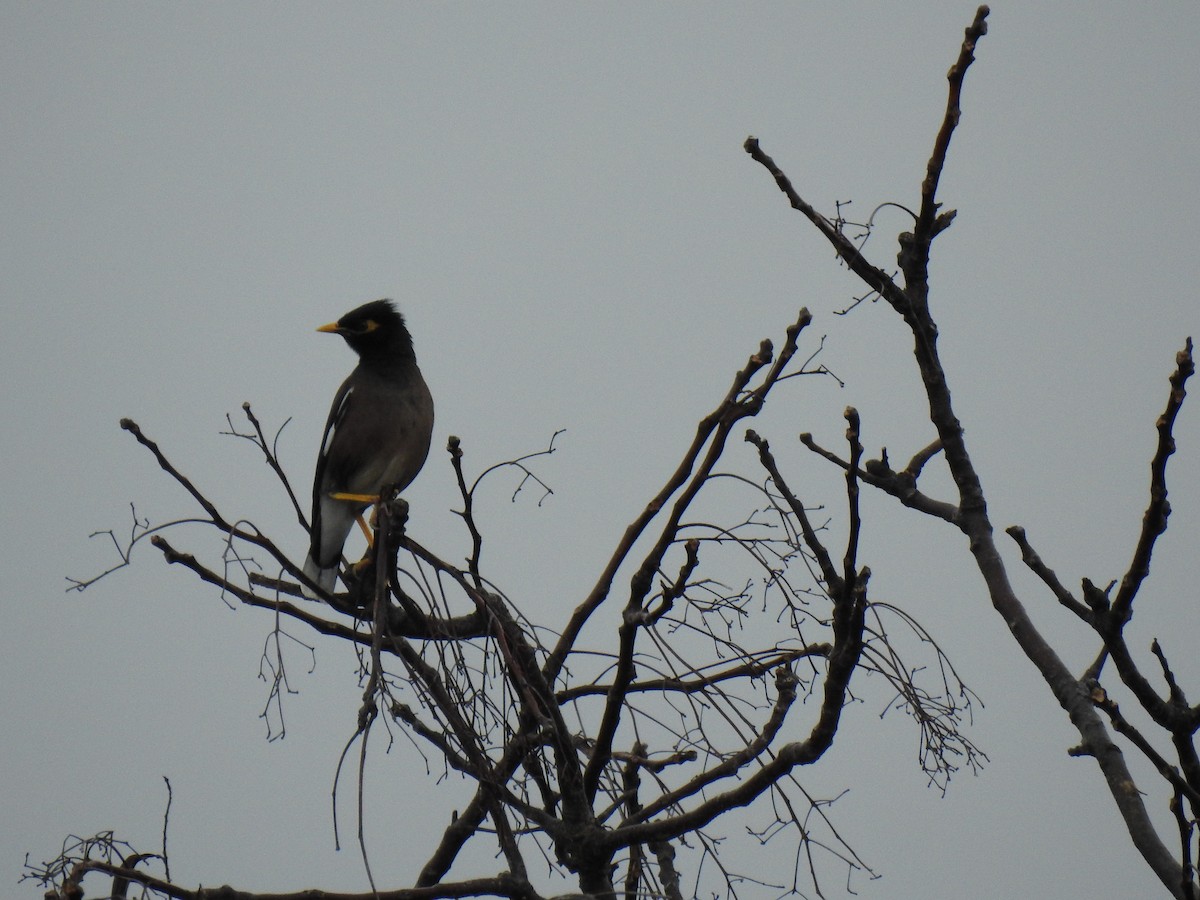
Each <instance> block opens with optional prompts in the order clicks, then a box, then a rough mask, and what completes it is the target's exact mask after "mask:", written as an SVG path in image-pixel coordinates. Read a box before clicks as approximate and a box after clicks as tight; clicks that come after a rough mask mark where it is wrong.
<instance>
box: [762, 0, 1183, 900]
mask: <svg viewBox="0 0 1200 900" xmlns="http://www.w3.org/2000/svg"><path fill="white" fill-rule="evenodd" d="M987 15H988V8H987V7H986V6H981V7H980V8H979V10H978V12H977V13H976V15H975V21H974V22H973V23H972V24H971V26H970V27H969V28H968V29H967V33H966V40H965V41H964V42H963V45H962V49H961V52H960V53H959V57H958V60H957V61H956V62H955V63H954V65H953V66H952V67H951V68H950V71H949V74H948V76H947V77H948V80H949V84H950V90H949V99H948V102H947V104H946V113H945V117H944V118H943V120H942V126H941V129H940V131H939V132H938V135H937V139H936V140H935V142H934V148H933V154H932V155H931V156H930V159H929V164H928V167H927V169H926V173H925V179H924V181H923V182H922V184H921V194H920V205H919V207H918V210H917V212H915V213H914V214H913V219H914V220H915V222H914V226H913V230H912V231H909V232H905V233H903V234H901V235H900V239H899V243H900V252H899V256H898V262H899V266H900V273H899V274H900V278H899V279H897V278H895V277H893V276H892V275H889V274H888V273H886V272H885V271H884V270H882V269H880V268H877V267H876V266H875V265H874V264H872V263H871V262H870V261H869V260H868V259H867V258H866V256H865V255H864V254H863V253H862V252H860V250H859V248H858V246H857V245H856V244H855V243H854V241H852V240H851V239H850V238H848V237H847V236H846V234H845V233H844V229H843V228H842V227H841V224H842V223H840V222H838V221H833V220H830V219H828V218H826V217H825V216H823V215H821V214H820V213H818V212H817V211H816V210H815V209H813V207H812V206H811V205H810V204H809V203H807V202H806V201H805V200H804V199H803V198H802V197H801V196H800V194H799V193H798V192H797V191H796V190H795V188H794V187H793V186H792V183H791V181H790V180H789V179H788V177H787V176H786V175H785V174H784V173H783V172H782V171H781V170H780V168H779V167H778V166H776V165H775V163H774V162H773V161H772V160H771V158H770V157H769V156H767V154H766V153H764V152H763V150H762V148H761V147H760V146H759V142H758V141H757V140H755V139H754V138H750V139H748V140H747V141H746V152H747V153H749V154H750V156H751V157H752V158H753V159H754V160H755V161H757V162H758V163H760V164H762V165H763V166H764V167H765V168H766V169H767V171H768V172H770V173H771V175H772V176H773V177H774V178H775V182H776V184H777V185H778V186H779V189H780V190H781V191H782V192H783V193H784V195H785V196H786V197H787V198H788V200H789V202H790V203H791V205H792V207H793V208H795V209H796V210H798V211H799V212H801V213H802V214H803V215H804V216H805V217H806V218H807V219H808V220H809V221H810V222H811V223H812V224H813V225H814V226H815V227H816V228H817V230H818V231H820V232H821V234H823V235H824V236H825V237H826V238H827V239H828V240H829V242H830V243H831V244H832V245H833V247H834V249H835V251H836V252H837V254H838V257H839V258H840V259H841V260H842V261H843V262H844V263H845V264H846V265H847V266H848V267H849V268H850V270H851V271H853V272H854V274H855V275H857V276H858V277H859V278H860V279H861V280H862V281H863V282H864V284H866V286H867V287H868V289H869V291H870V293H871V294H872V295H874V296H876V297H881V298H882V299H883V300H884V301H886V302H887V303H888V305H889V306H891V307H892V309H894V310H895V311H896V312H897V313H898V314H899V315H900V316H901V318H902V319H903V320H904V323H905V325H907V326H908V328H909V329H910V330H911V332H912V335H913V353H914V356H915V358H916V363H917V367H918V369H919V370H920V374H921V381H922V383H923V384H924V387H925V395H926V398H927V400H928V404H929V419H930V422H931V423H932V425H933V428H934V432H935V438H934V441H933V443H931V444H930V445H929V446H928V447H927V448H926V449H925V450H922V451H920V452H918V453H917V454H916V456H914V458H913V462H912V463H910V464H909V465H908V466H907V467H906V468H905V469H903V470H902V471H899V472H896V471H894V470H893V469H892V468H891V466H890V464H889V462H888V460H887V457H886V454H885V455H884V456H883V457H882V458H881V459H875V460H868V461H867V462H866V463H865V464H863V465H862V466H861V468H860V465H859V461H858V460H857V459H854V458H852V457H845V458H844V457H839V456H838V455H837V454H835V453H832V452H830V451H828V450H825V449H824V448H822V447H819V446H818V445H817V444H816V443H815V442H814V441H813V440H812V438H811V436H808V435H802V436H801V440H802V441H803V442H804V443H805V445H806V446H808V447H809V448H810V449H811V450H813V451H814V452H816V453H819V454H820V455H822V456H823V457H825V458H826V459H828V460H830V461H831V462H833V463H835V464H836V465H838V466H840V467H841V468H843V469H844V470H845V471H846V472H847V473H856V474H858V476H859V477H860V478H861V479H862V480H863V481H864V482H866V483H867V484H869V485H871V486H872V487H875V488H877V489H879V490H881V491H884V492H885V493H888V494H891V495H892V496H894V497H895V498H897V499H898V500H899V501H900V502H901V503H903V504H904V505H905V506H907V507H909V508H911V509H914V510H917V511H919V512H922V513H925V514H926V515H929V516H933V517H935V518H940V519H943V520H945V521H946V522H947V523H949V524H951V525H953V526H955V527H956V528H958V529H959V530H961V531H962V532H963V534H964V535H965V536H966V537H967V540H968V547H969V549H970V552H971V554H972V556H973V557H974V558H975V562H976V565H977V566H978V568H979V572H980V574H981V575H982V576H983V579H984V582H985V583H986V585H987V589H988V594H989V596H990V598H991V601H992V605H993V606H994V607H995V609H996V611H997V612H998V613H999V614H1000V615H1001V616H1002V617H1003V619H1004V622H1005V624H1006V625H1007V626H1008V628H1009V631H1010V632H1011V633H1012V636H1013V638H1014V640H1016V642H1017V644H1018V646H1019V647H1020V648H1021V650H1022V652H1023V653H1024V654H1025V656H1026V657H1027V658H1028V660H1029V661H1030V663H1031V664H1032V665H1033V666H1034V667H1035V668H1036V669H1037V671H1038V673H1039V674H1040V675H1041V676H1042V678H1043V679H1044V680H1045V682H1046V685H1047V686H1048V687H1049V688H1050V690H1051V691H1052V692H1053V694H1054V697H1055V699H1056V700H1057V701H1058V702H1059V704H1061V706H1062V708H1063V710H1064V711H1065V712H1066V714H1067V716H1068V718H1069V719H1070V720H1071V724H1072V725H1074V726H1075V728H1076V729H1077V730H1078V731H1079V738H1080V743H1079V745H1078V746H1077V747H1075V748H1074V749H1072V751H1071V752H1072V753H1073V754H1074V755H1078V756H1089V757H1092V758H1094V759H1095V761H1096V764H1097V765H1098V766H1099V768H1100V771H1101V773H1102V774H1103V776H1104V781H1105V784H1106V785H1107V787H1108V790H1109V792H1110V794H1111V795H1112V798H1113V802H1114V803H1115V804H1116V807H1117V811H1118V813H1119V814H1120V816H1121V818H1122V819H1123V820H1124V822H1125V825H1126V827H1127V828H1128V830H1129V836H1130V839H1131V840H1132V841H1133V844H1134V846H1135V847H1136V848H1137V850H1138V852H1139V853H1141V855H1142V856H1143V858H1144V859H1145V860H1146V863H1147V864H1148V865H1149V866H1150V867H1151V869H1153V871H1154V873H1155V875H1157V876H1158V878H1159V879H1160V880H1161V881H1162V883H1163V885H1164V886H1165V887H1166V888H1167V889H1168V890H1169V891H1170V892H1171V893H1172V894H1173V895H1174V896H1176V897H1180V898H1195V897H1197V896H1200V894H1198V891H1200V887H1198V886H1197V882H1196V869H1195V856H1196V849H1197V834H1196V826H1197V819H1198V818H1200V758H1198V757H1197V753H1196V743H1195V736H1196V731H1197V729H1198V728H1200V706H1191V705H1189V703H1188V701H1187V697H1186V695H1185V693H1184V691H1183V689H1182V687H1181V686H1180V685H1179V684H1178V682H1177V680H1176V678H1175V675H1174V673H1173V670H1172V668H1171V665H1170V662H1169V661H1168V659H1167V656H1166V654H1165V652H1164V651H1163V649H1162V647H1161V646H1160V645H1159V643H1158V642H1157V641H1155V642H1154V644H1153V645H1152V647H1151V653H1152V655H1153V657H1154V659H1153V661H1149V665H1150V666H1152V667H1157V669H1158V670H1159V671H1158V678H1159V679H1160V680H1161V685H1162V686H1161V687H1160V688H1157V689H1156V688H1155V687H1154V685H1153V684H1152V681H1151V678H1150V677H1148V676H1147V675H1146V674H1145V672H1144V671H1143V669H1144V668H1145V666H1146V664H1147V663H1146V662H1142V663H1139V662H1137V661H1136V660H1135V658H1134V654H1133V652H1132V651H1131V649H1130V648H1129V646H1128V645H1127V643H1126V641H1125V637H1124V629H1125V627H1126V626H1127V625H1128V624H1129V622H1130V620H1131V619H1132V616H1133V602H1134V599H1135V597H1136V596H1137V594H1138V591H1139V590H1140V588H1141V586H1142V583H1143V581H1144V580H1145V578H1146V576H1147V575H1148V574H1149V571H1150V558H1151V555H1152V553H1153V550H1154V544H1155V541H1156V539H1157V538H1158V536H1159V535H1160V534H1162V533H1163V532H1164V531H1165V530H1166V527H1167V517H1168V516H1169V515H1170V504H1169V503H1168V502H1167V484H1166V467H1167V459H1168V458H1169V457H1170V455H1171V454H1172V453H1173V452H1174V449H1175V445H1174V440H1173V438H1172V435H1171V432H1172V427H1173V425H1174V422H1175V417H1176V415H1177V414H1178V412H1179V409H1180V406H1181V405H1182V403H1183V399H1184V396H1185V390H1184V387H1185V384H1186V382H1187V380H1188V378H1189V377H1190V376H1191V375H1192V373H1193V372H1194V370H1195V365H1194V362H1193V359H1192V341H1191V338H1188V339H1187V340H1186V342H1185V344H1184V347H1183V349H1182V350H1181V351H1180V352H1179V353H1178V355H1177V356H1176V360H1175V371H1174V372H1173V373H1172V374H1171V377H1170V391H1169V394H1168V399H1167V405H1166V409H1165V411H1164V412H1163V414H1162V415H1161V416H1159V418H1158V421H1157V423H1156V428H1157V429H1158V448H1157V452H1156V453H1155V455H1154V459H1153V460H1152V461H1151V464H1150V472H1151V482H1150V499H1149V503H1148V505H1147V507H1146V511H1145V514H1144V515H1143V518H1142V529H1141V534H1140V536H1139V538H1138V541H1137V545H1136V546H1135V548H1134V550H1133V558H1132V560H1131V561H1130V564H1129V568H1128V570H1127V571H1126V573H1125V575H1124V577H1123V578H1122V579H1121V580H1120V584H1119V585H1118V584H1117V583H1116V582H1113V583H1111V584H1109V585H1107V586H1106V587H1105V588H1103V589H1101V588H1099V587H1098V586H1096V585H1095V584H1093V583H1092V582H1091V581H1090V580H1089V579H1084V580H1083V583H1082V586H1081V591H1080V596H1079V597H1076V595H1075V594H1073V593H1072V592H1071V591H1070V590H1069V589H1067V588H1066V587H1065V586H1064V585H1063V584H1062V583H1061V582H1060V581H1059V580H1058V578H1057V576H1056V575H1055V574H1054V571H1053V570H1052V569H1050V568H1049V567H1048V566H1047V564H1046V563H1045V562H1043V561H1042V559H1041V558H1040V557H1039V555H1038V554H1037V552H1036V551H1035V550H1034V548H1033V546H1032V544H1031V542H1030V541H1029V539H1028V537H1027V536H1026V534H1025V531H1024V529H1023V528H1020V527H1017V526H1014V527H1012V528H1009V529H1007V533H1008V535H1009V536H1010V537H1011V538H1012V539H1013V540H1014V541H1015V542H1016V543H1017V545H1018V546H1019V547H1020V550H1021V554H1022V559H1023V560H1024V562H1025V564H1026V565H1027V566H1029V568H1030V569H1031V570H1032V571H1033V572H1034V573H1035V574H1036V575H1037V576H1038V577H1039V578H1040V579H1041V580H1042V581H1043V583H1044V584H1045V585H1046V587H1047V588H1048V589H1049V590H1050V591H1051V592H1052V594H1053V595H1054V597H1055V599H1056V600H1057V601H1058V602H1059V603H1061V604H1062V605H1063V606H1064V607H1065V608H1066V609H1068V610H1070V611H1071V612H1072V613H1073V614H1074V615H1075V616H1076V617H1078V619H1079V620H1080V622H1081V623H1083V625H1085V626H1086V627H1088V628H1090V629H1091V630H1092V631H1093V632H1094V633H1095V642H1096V658H1095V660H1094V661H1093V662H1092V663H1091V664H1090V665H1089V666H1088V667H1087V668H1086V669H1085V670H1084V671H1083V672H1081V673H1079V674H1078V675H1076V674H1074V673H1072V672H1071V670H1070V669H1069V668H1068V667H1067V666H1066V665H1065V664H1064V663H1063V661H1062V659H1061V658H1060V657H1059V655H1058V653H1057V652H1056V651H1055V649H1054V647H1052V646H1051V645H1050V644H1049V643H1048V642H1047V641H1046V639H1045V638H1044V637H1043V636H1042V634H1041V633H1039V631H1038V630H1037V628H1036V627H1035V626H1034V624H1033V622H1032V620H1031V619H1030V617H1029V615H1028V614H1027V612H1026V610H1025V607H1024V605H1023V604H1022V603H1021V601H1020V599H1019V598H1018V597H1017V595H1016V592H1015V591H1014V590H1013V587H1012V585H1011V583H1010V581H1009V577H1008V572H1007V568H1006V565H1005V563H1004V559H1003V557H1002V556H1001V554H1000V550H999V548H998V547H997V546H996V543H995V540H994V537H993V527H992V522H991V520H990V518H989V517H988V511H987V502H986V499H985V496H984V491H983V485H982V483H981V481H980V479H979V475H978V473H977V472H976V470H975V466H974V464H973V463H972V461H971V456H970V454H969V452H968V450H967V443H966V439H965V437H964V434H963V428H962V425H961V424H960V422H959V420H958V418H957V416H956V415H955V412H954V406H953V404H952V403H951V399H950V387H949V381H948V378H947V374H946V371H945V369H944V368H943V366H942V362H941V360H940V359H939V357H938V352H937V338H938V328H937V324H936V322H935V321H934V318H933V315H932V313H931V311H930V306H929V295H930V289H929V261H930V254H931V251H932V246H933V241H934V239H935V238H936V237H937V236H938V235H939V234H941V233H942V232H943V231H945V230H946V229H947V228H948V227H949V226H950V224H951V223H952V222H953V220H954V215H955V212H954V210H943V209H942V208H941V204H940V203H939V202H938V200H937V189H938V182H939V180H940V178H941V175H942V169H943V166H944V165H945V162H946V153H947V151H948V150H949V147H950V139H951V136H952V135H953V134H954V129H955V127H956V126H957V124H958V120H959V114H960V100H961V96H962V86H963V78H964V76H965V75H966V72H967V69H968V67H969V66H970V65H971V63H972V62H973V61H974V51H975V45H976V42H977V41H978V40H979V39H980V38H981V37H983V35H984V34H985V33H986V31H987V25H986V20H987ZM935 454H940V455H941V456H942V457H943V458H944V460H945V464H946V467H947V468H948V470H949V472H950V474H951V476H952V477H953V479H954V484H955V486H956V488H957V494H958V495H957V498H956V499H954V500H951V501H942V500H935V499H933V498H931V497H928V496H926V495H925V494H924V493H922V492H921V490H920V489H919V487H918V479H919V477H920V474H921V472H922V470H923V468H924V466H925V464H926V463H927V462H928V461H929V460H930V459H931V458H932V456H933V455H935ZM1114 589H1115V594H1114ZM1080 598H1081V599H1080ZM1110 661H1111V663H1112V665H1111V666H1110V665H1108V663H1109V662H1110ZM1113 668H1115V669H1116V673H1115V674H1116V678H1117V679H1119V683H1120V684H1122V685H1124V687H1125V688H1126V689H1128V691H1129V692H1130V693H1131V694H1132V696H1133V698H1134V699H1135V700H1136V702H1137V703H1138V705H1139V706H1140V707H1141V709H1142V711H1144V712H1145V713H1146V715H1147V716H1148V717H1149V721H1150V722H1151V725H1152V727H1153V728H1154V729H1156V731H1157V734H1152V735H1147V734H1145V733H1143V731H1141V730H1139V729H1137V728H1135V727H1134V726H1133V725H1132V724H1131V723H1130V722H1129V721H1128V720H1127V719H1126V718H1125V717H1124V716H1123V715H1122V713H1121V711H1120V709H1119V708H1118V706H1117V704H1116V703H1114V702H1113V701H1112V700H1111V699H1110V698H1109V692H1108V691H1107V690H1106V689H1105V687H1104V686H1103V683H1102V678H1103V676H1104V675H1105V674H1106V669H1107V670H1108V674H1109V675H1110V676H1111V674H1112V669H1113ZM1106 719H1107V721H1108V725H1106V723H1105V720H1106ZM1109 726H1111V728H1112V731H1110V729H1109ZM1113 731H1115V732H1117V733H1118V734H1120V735H1121V736H1122V737H1124V738H1125V739H1126V741H1127V742H1128V743H1127V744H1126V746H1127V747H1129V748H1132V749H1133V750H1134V751H1135V752H1136V753H1138V754H1140V755H1142V756H1144V757H1145V758H1146V759H1147V760H1149V762H1150V763H1151V764H1152V765H1153V767H1154V769H1155V770H1156V771H1157V772H1158V774H1159V776H1160V777H1161V779H1162V782H1163V784H1162V788H1163V790H1164V793H1165V795H1166V798H1167V804H1168V806H1169V809H1170V812H1171V816H1172V818H1173V819H1174V822H1175V825H1176V827H1177V831H1178V833H1177V834H1176V835H1172V836H1171V838H1169V839H1168V838H1165V837H1164V836H1163V835H1161V834H1159V831H1158V829H1157V828H1156V827H1155V825H1154V823H1153V822H1152V820H1151V817H1150V815H1149V814H1148V812H1147V810H1146V804H1145V801H1144V799H1143V793H1142V791H1141V790H1140V789H1139V788H1138V785H1137V783H1136V782H1135V780H1134V778H1133V776H1132V774H1131V773H1130V771H1129V768H1128V766H1127V765H1126V763H1125V756H1124V751H1123V749H1122V747H1121V746H1119V745H1118V743H1117V742H1116V741H1115V739H1114V737H1113V733H1112V732H1113ZM1152 736H1153V737H1160V738H1165V743H1166V744H1167V745H1169V749H1162V748H1160V749H1156V746H1157V743H1156V741H1154V740H1152V739H1151V737H1152ZM1168 840H1171V841H1172V842H1174V843H1175V845H1176V848H1177V849H1176V850H1174V851H1172V850H1171V849H1170V848H1169V847H1168V843H1167V842H1168Z"/></svg>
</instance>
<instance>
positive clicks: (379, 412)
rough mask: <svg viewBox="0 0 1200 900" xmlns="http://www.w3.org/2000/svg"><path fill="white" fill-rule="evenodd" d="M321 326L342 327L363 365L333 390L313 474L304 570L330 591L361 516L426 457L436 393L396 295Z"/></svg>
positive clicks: (337, 329) (401, 486)
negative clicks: (420, 362)
mask: <svg viewBox="0 0 1200 900" xmlns="http://www.w3.org/2000/svg"><path fill="white" fill-rule="evenodd" d="M317 331H323V332H326V333H328V334H340V335H341V336H342V337H343V338H345V339H346V343H347V344H349V345H350V349H351V350H353V351H354V352H355V353H357V354H358V366H357V367H356V368H355V369H354V371H353V372H351V373H350V377H349V378H347V379H346V380H345V381H344V382H342V386H341V387H340V388H339V389H338V392H337V395H336V396H335V397H334V398H333V406H332V407H331V408H330V410H329V420H328V421H327V422H326V423H325V436H324V438H323V439H322V441H321V452H320V455H319V456H318V457H317V471H316V476H315V478H314V479H313V514H312V543H311V544H310V546H309V551H308V559H307V560H306V561H305V563H304V574H305V575H307V576H308V577H309V579H311V580H312V581H314V582H316V583H317V584H319V585H320V586H321V587H322V588H323V589H324V590H325V591H326V593H330V594H331V593H333V584H334V581H335V579H336V578H337V573H338V565H339V563H340V562H341V559H342V545H343V544H344V543H345V542H346V536H347V535H348V534H349V533H350V529H351V528H352V527H354V521H355V519H356V518H358V516H359V515H360V514H361V513H362V512H363V510H365V509H366V508H367V507H368V506H369V505H371V504H372V503H373V502H375V500H377V499H378V497H379V492H380V491H382V490H383V489H384V488H386V487H392V486H394V487H396V488H397V489H398V490H403V489H404V488H406V487H407V486H408V485H409V484H410V483H411V482H412V480H413V479H414V478H416V477H417V472H419V471H420V470H421V466H423V465H424V464H425V457H426V456H427V455H428V454H429V440H430V437H431V436H432V433H433V398H432V397H431V396H430V395H429V388H428V387H427V386H426V384H425V379H424V378H422V377H421V370H420V369H419V368H417V358H416V356H415V355H414V353H413V345H412V335H411V334H409V332H408V328H407V326H405V324H404V317H403V316H401V315H400V313H398V312H397V311H396V308H395V307H394V306H393V305H392V302H391V301H390V300H376V301H375V302H373V303H367V304H365V305H363V306H360V307H358V309H355V310H352V311H350V312H348V313H346V314H345V315H344V316H342V317H341V318H340V319H338V320H337V321H336V322H331V323H329V324H328V325H322V326H321V327H320V328H318V329H317ZM305 593H306V594H310V592H309V590H308V589H307V588H305ZM310 595H311V594H310Z"/></svg>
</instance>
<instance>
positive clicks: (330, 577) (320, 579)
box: [300, 554, 338, 600]
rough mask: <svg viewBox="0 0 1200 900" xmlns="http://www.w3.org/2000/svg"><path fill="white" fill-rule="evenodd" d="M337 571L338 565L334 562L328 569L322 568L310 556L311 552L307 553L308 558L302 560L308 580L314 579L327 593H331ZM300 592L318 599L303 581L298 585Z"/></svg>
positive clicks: (310, 597)
mask: <svg viewBox="0 0 1200 900" xmlns="http://www.w3.org/2000/svg"><path fill="white" fill-rule="evenodd" d="M337 573H338V567H337V564H336V563H335V564H334V565H333V566H331V567H330V568H328V569H322V568H321V567H320V566H318V565H317V562H316V560H314V559H313V558H312V554H309V556H308V558H307V559H305V560H304V574H305V575H306V576H308V579H309V580H310V581H314V582H316V583H317V584H319V585H320V586H321V589H322V590H323V591H325V593H327V594H332V593H333V583H334V582H335V581H337ZM300 592H301V593H302V594H304V596H305V597H308V598H309V599H310V600H317V599H319V598H318V597H317V595H316V594H315V593H314V592H313V591H312V590H311V589H310V588H309V587H308V586H307V585H305V584H303V583H301V585H300Z"/></svg>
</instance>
